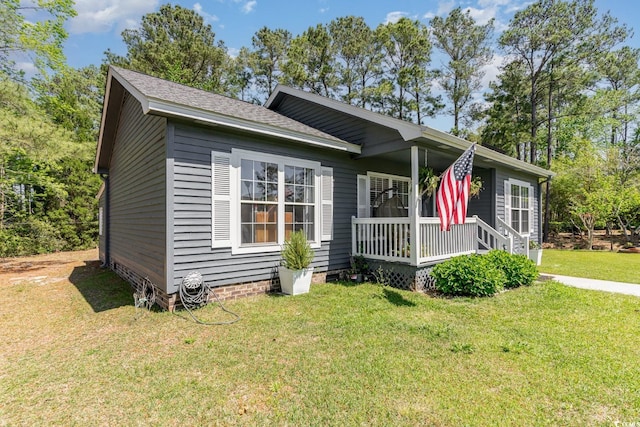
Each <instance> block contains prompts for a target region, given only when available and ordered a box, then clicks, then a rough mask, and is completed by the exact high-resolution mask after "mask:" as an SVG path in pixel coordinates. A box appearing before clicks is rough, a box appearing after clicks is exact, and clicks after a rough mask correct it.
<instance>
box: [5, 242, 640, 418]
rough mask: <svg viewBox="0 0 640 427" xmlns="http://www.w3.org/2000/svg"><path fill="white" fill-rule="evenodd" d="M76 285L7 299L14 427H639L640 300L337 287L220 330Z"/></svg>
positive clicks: (574, 292)
mask: <svg viewBox="0 0 640 427" xmlns="http://www.w3.org/2000/svg"><path fill="white" fill-rule="evenodd" d="M545 255H546V251H545ZM77 276H78V277H79V278H77V279H76V280H74V283H75V286H74V285H72V284H70V283H69V282H56V283H51V284H49V285H47V286H38V285H34V284H33V283H29V282H24V283H13V284H0V286H1V288H2V289H3V291H4V292H3V295H4V298H5V302H14V303H9V304H6V305H5V306H4V307H3V308H2V310H0V330H2V332H3V341H4V342H3V345H2V347H0V401H1V402H2V405H0V425H5V424H6V425H138V424H144V425H178V424H180V425H301V426H302V425H305V426H307V425H308V426H312V425H317V426H325V425H336V426H344V425H347V426H349V425H380V426H390V425H394V426H395V425H409V426H414V425H470V426H473V425H477V426H486V425H514V426H527V425H535V426H539V425H625V424H622V423H629V424H628V425H632V424H630V423H639V422H640V387H639V384H640V364H639V363H638V361H639V360H640V346H638V339H639V338H638V337H640V299H638V298H634V297H629V296H623V295H614V294H608V293H600V292H592V291H584V290H580V289H573V288H569V287H565V286H561V285H559V284H556V283H553V282H548V283H544V284H536V285H534V286H531V287H526V288H519V289H516V290H514V291H509V292H505V293H502V294H500V295H498V296H496V297H493V298H486V299H465V298H457V299H440V298H432V297H429V296H425V295H422V294H418V293H411V292H405V291H400V290H396V289H392V288H386V287H381V286H378V285H372V284H363V285H358V286H352V285H342V284H324V285H313V286H312V288H311V293H310V294H307V295H300V296H296V297H282V296H262V297H255V298H248V299H244V300H239V301H233V302H228V303H227V307H228V308H230V309H232V310H234V311H235V312H237V313H239V314H240V315H241V316H242V319H241V320H240V322H238V323H236V324H234V325H230V326H217V327H208V326H200V325H197V324H195V323H193V322H192V321H189V320H185V319H186V316H182V317H178V316H176V315H173V314H170V313H167V312H144V313H142V315H140V314H141V313H138V317H137V318H136V311H135V308H134V307H133V299H132V297H131V290H130V288H129V287H128V285H126V284H124V283H123V282H121V281H120V280H119V279H118V278H117V277H115V276H114V275H113V274H111V273H109V272H93V273H91V274H85V275H82V274H80V275H77ZM96 301H103V304H102V305H97V304H96V303H95V302H96ZM94 310H95V311H94ZM180 314H181V315H182V314H183V313H180ZM197 314H198V316H200V317H201V318H203V320H210V321H211V320H223V319H225V318H226V316H225V314H224V313H223V312H221V310H220V309H219V308H216V307H215V306H208V307H206V308H204V309H201V310H199V311H198V312H197ZM136 319H137V320H136ZM618 423H620V424H618Z"/></svg>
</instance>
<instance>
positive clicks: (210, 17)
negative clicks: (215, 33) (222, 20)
mask: <svg viewBox="0 0 640 427" xmlns="http://www.w3.org/2000/svg"><path fill="white" fill-rule="evenodd" d="M193 11H194V12H196V13H197V14H198V15H200V16H202V18H204V20H205V21H209V22H216V21H219V19H218V17H217V16H216V15H212V14H210V13H207V12H205V11H204V9H203V8H202V5H201V4H200V3H195V4H194V5H193Z"/></svg>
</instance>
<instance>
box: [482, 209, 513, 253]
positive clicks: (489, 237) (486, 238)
mask: <svg viewBox="0 0 640 427" xmlns="http://www.w3.org/2000/svg"><path fill="white" fill-rule="evenodd" d="M475 218H476V223H477V224H478V243H479V245H480V246H479V247H478V249H483V250H491V249H500V250H504V251H507V252H509V253H512V252H513V239H509V238H508V237H507V236H505V235H503V234H500V233H499V232H498V230H496V229H495V228H493V227H491V226H490V225H489V224H487V223H486V222H484V221H483V220H481V219H480V218H478V217H475Z"/></svg>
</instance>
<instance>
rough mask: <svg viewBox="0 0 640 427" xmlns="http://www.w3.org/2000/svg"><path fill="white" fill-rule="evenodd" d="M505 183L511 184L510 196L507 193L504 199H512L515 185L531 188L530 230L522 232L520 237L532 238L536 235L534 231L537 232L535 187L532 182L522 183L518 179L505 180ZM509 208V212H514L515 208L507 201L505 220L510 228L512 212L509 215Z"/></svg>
mask: <svg viewBox="0 0 640 427" xmlns="http://www.w3.org/2000/svg"><path fill="white" fill-rule="evenodd" d="M505 182H508V183H509V194H507V193H506V191H505V194H504V197H505V198H506V197H509V198H510V197H511V187H512V186H513V185H517V186H519V187H528V188H529V230H527V231H525V232H522V231H520V235H522V236H531V235H532V234H534V230H535V221H534V214H535V210H534V209H535V207H534V197H533V185H531V183H530V182H527V181H522V180H520V179H517V178H508V179H506V180H505ZM507 206H509V210H513V206H511V202H509V203H508V204H507V203H506V201H505V206H504V210H505V213H504V220H505V222H506V223H507V224H509V226H511V212H508V213H507V211H506V210H507ZM520 210H523V209H520Z"/></svg>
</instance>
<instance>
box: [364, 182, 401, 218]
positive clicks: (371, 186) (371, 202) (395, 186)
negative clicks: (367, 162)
mask: <svg viewBox="0 0 640 427" xmlns="http://www.w3.org/2000/svg"><path fill="white" fill-rule="evenodd" d="M410 188H411V179H409V178H406V177H402V176H395V175H386V174H380V173H375V172H369V173H368V174H367V175H366V176H365V175H359V176H358V216H359V217H374V216H380V215H378V212H377V210H378V208H379V207H380V205H383V204H384V203H385V202H387V201H389V200H390V199H393V198H394V197H397V198H398V199H399V200H397V202H398V203H395V204H394V207H395V206H400V207H401V209H402V215H397V216H409V189H410ZM382 216H388V215H382Z"/></svg>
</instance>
